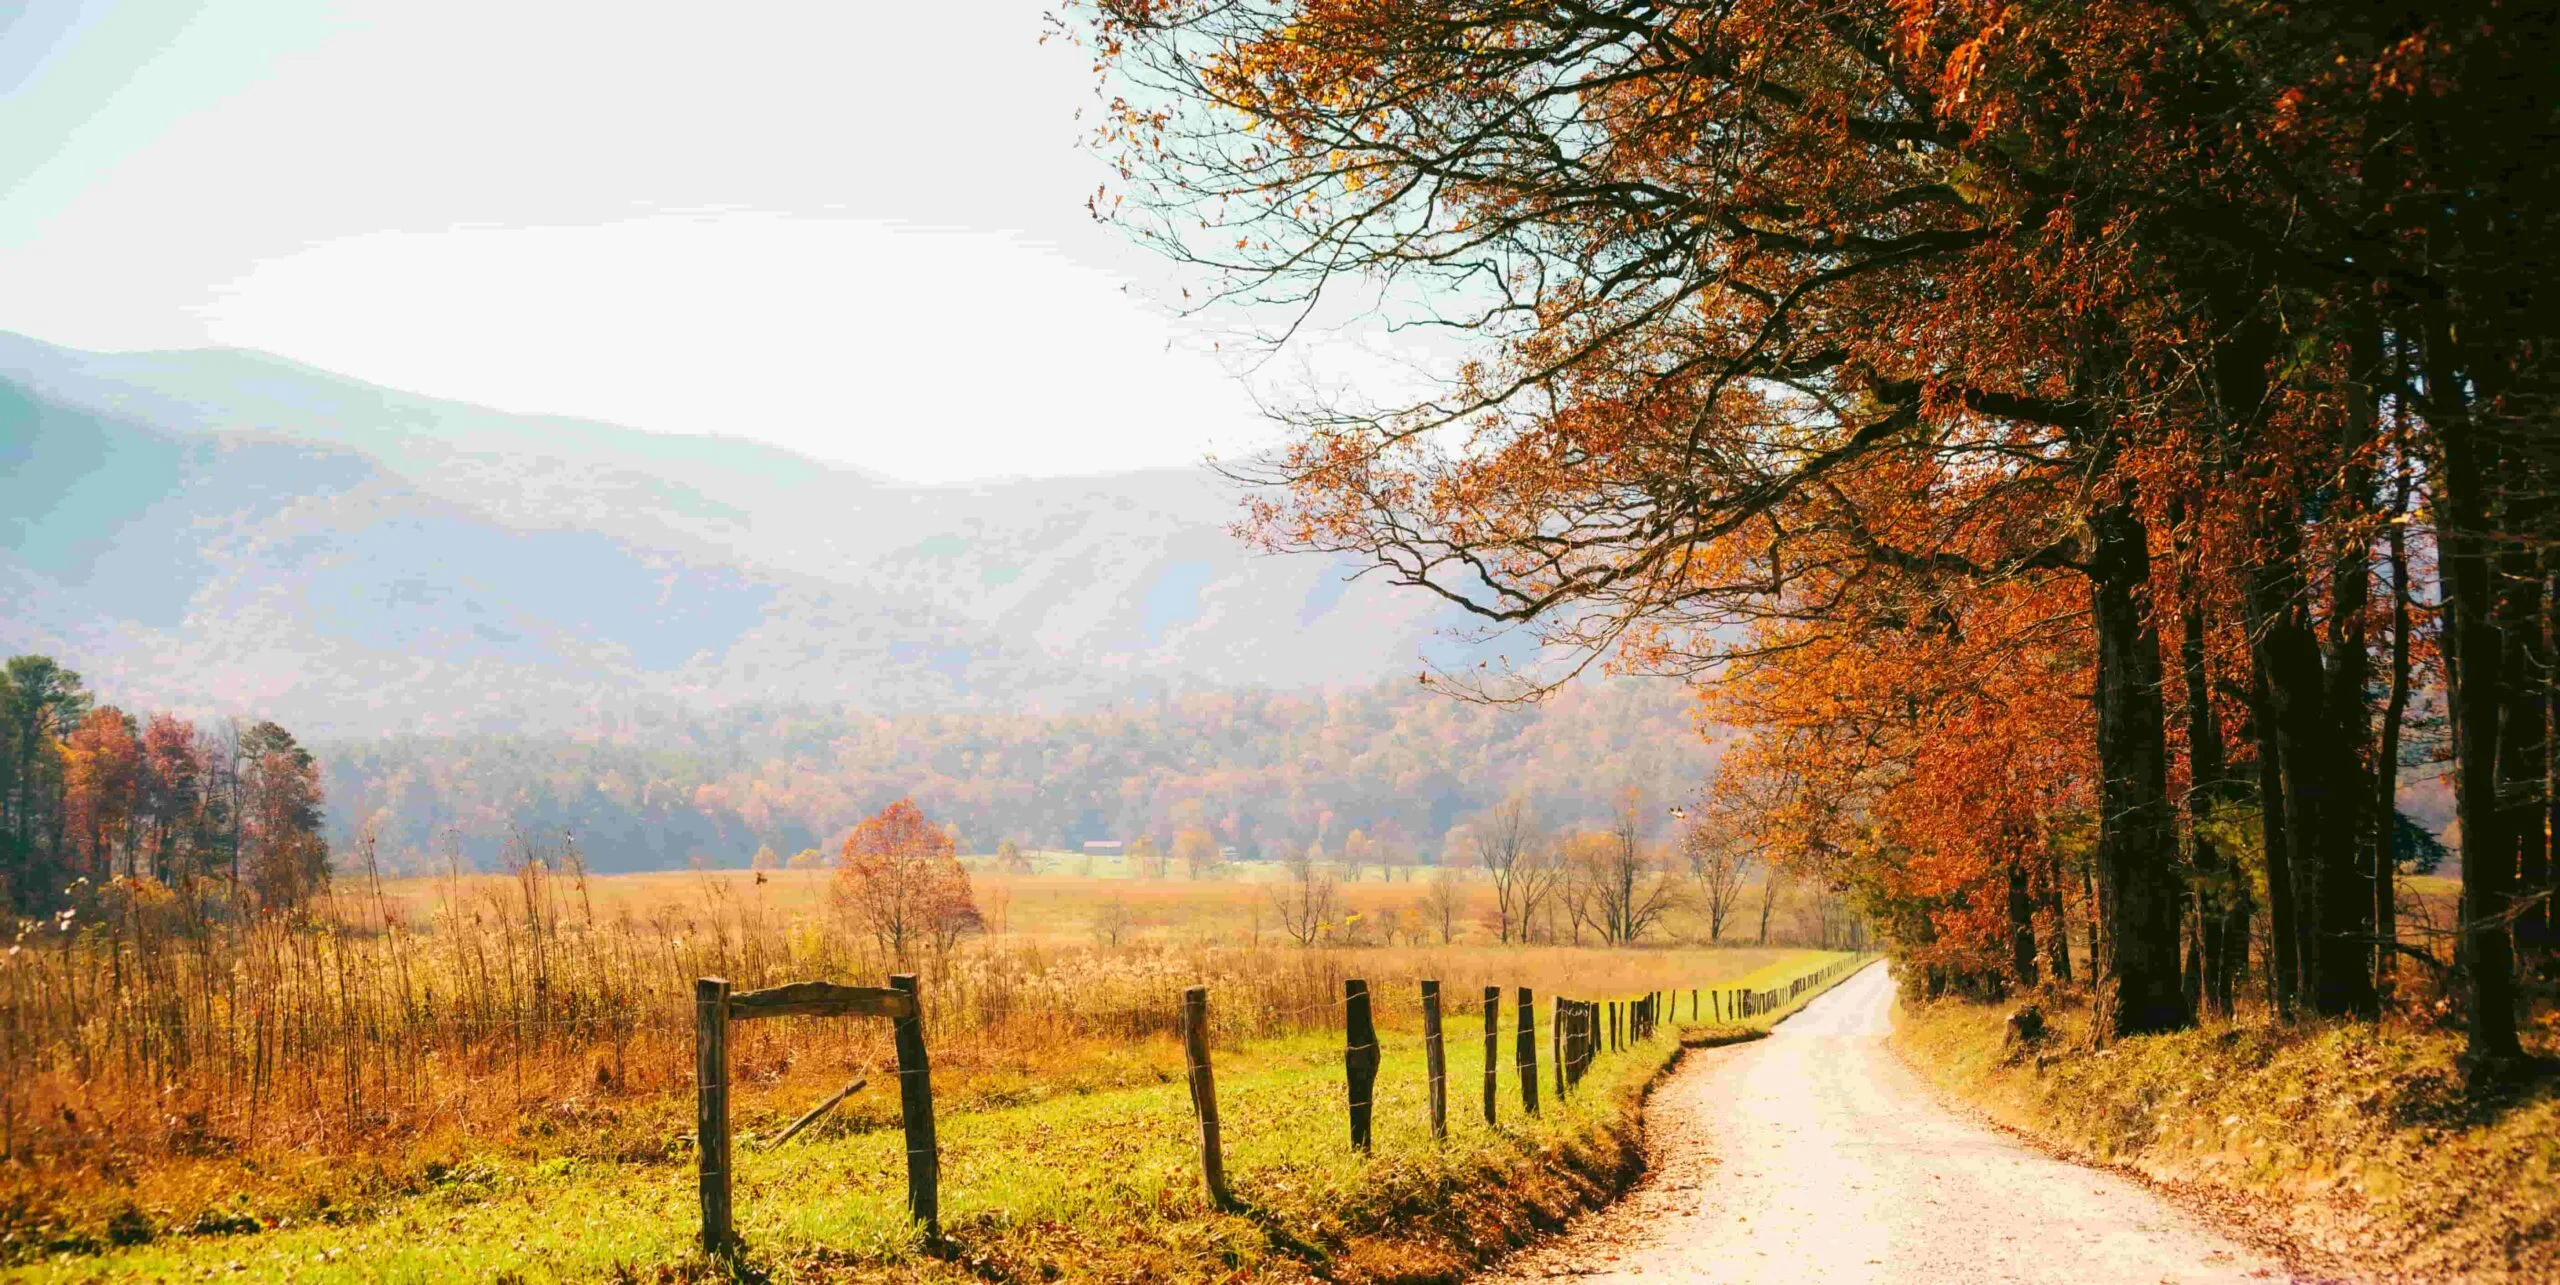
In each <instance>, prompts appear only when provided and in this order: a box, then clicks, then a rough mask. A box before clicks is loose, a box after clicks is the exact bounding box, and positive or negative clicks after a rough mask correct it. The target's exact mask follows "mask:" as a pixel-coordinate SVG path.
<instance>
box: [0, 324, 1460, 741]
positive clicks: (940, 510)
mask: <svg viewBox="0 0 2560 1285" xmlns="http://www.w3.org/2000/svg"><path fill="white" fill-rule="evenodd" d="M0 392H5V394H6V395H5V397H0V463H6V464H8V465H9V474H10V476H9V477H7V478H5V479H0V502H5V503H6V505H7V507H6V508H5V509H0V512H7V513H16V514H19V515H21V516H20V517H19V519H18V520H16V521H14V522H12V521H8V520H6V519H0V585H6V586H7V588H8V591H9V593H10V595H11V598H12V600H13V601H14V602H16V603H17V604H18V609H17V610H14V611H12V612H11V613H9V615H8V618H7V619H6V620H0V645H6V646H9V647H11V648H13V649H16V650H36V649H43V650H49V651H52V652H54V653H55V654H58V655H61V656H62V658H63V659H64V660H65V661H66V662H68V663H71V664H73V665H74V666H75V667H83V668H86V669H88V670H89V671H91V672H92V673H93V674H95V675H96V676H98V677H99V678H101V679H102V680H112V685H114V686H118V687H121V688H123V689H125V690H131V691H134V692H135V693H136V698H137V699H149V700H152V701H154V702H156V703H160V704H165V705H169V706H172V707H177V708H212V707H216V706H226V707H227V706H229V705H233V704H236V703H237V700H238V698H239V697H241V696H243V695H246V696H248V697H249V698H251V699H252V700H254V701H256V702H257V703H258V704H260V706H261V708H262V710H264V711H266V712H271V713H273V714H275V715H276V716H278V717H282V718H287V719H289V720H299V721H300V724H301V725H304V726H308V727H310V728H312V729H313V730H314V731H315V732H317V733H320V734H323V735H368V734H379V733H384V732H392V731H421V730H423V731H463V730H473V731H488V730H498V729H500V728H502V727H504V728H514V729H520V730H541V729H543V728H546V727H553V726H562V725H565V723H566V722H568V721H570V720H573V719H574V718H576V717H577V716H578V714H579V711H582V710H587V709H591V708H594V707H596V706H597V705H598V704H599V703H612V702H614V701H624V702H632V701H647V702H655V701H663V700H675V701H679V702H689V703H693V704H696V705H699V706H702V707H705V708H716V707H720V706H723V705H727V704H734V703H737V702H739V701H751V700H752V701H785V702H792V701H807V702H817V703H823V704H839V703H841V704H849V705H853V706H856V707H860V708H865V709H871V710H875V711H879V712H885V713H928V712H935V711H940V710H951V711H958V710H975V711H987V710H1020V709H1031V710H1038V709H1075V708H1092V707H1095V706H1097V705H1100V704H1107V703H1109V702H1112V701H1116V700H1124V699H1130V698H1133V697H1143V696H1146V695H1149V694H1153V693H1162V692H1167V691H1185V690H1200V689H1206V688H1216V687H1228V686H1240V685H1252V686H1265V687H1277V688H1299V687H1325V686H1340V685H1350V686H1359V685H1365V684H1368V683H1373V682H1376V681H1379V680H1380V679H1382V678H1387V677H1392V676H1395V675H1399V674H1409V673H1411V672H1413V671H1414V670H1415V669H1417V668H1421V667H1423V666H1425V665H1429V664H1448V663H1467V662H1468V661H1470V660H1472V659H1476V658H1481V657H1482V656H1484V655H1485V654H1487V651H1486V649H1484V648H1481V647H1476V646H1472V645H1470V644H1467V643H1464V642H1462V641H1452V640H1450V639H1449V638H1447V637H1445V636H1444V633H1445V631H1447V630H1449V629H1450V628H1451V627H1452V626H1454V625H1456V624H1458V623H1459V622H1458V621H1457V620H1456V619H1455V618H1454V616H1453V615H1452V614H1451V613H1450V612H1449V611H1448V609H1446V608H1445V607H1444V606H1441V605H1439V604H1435V603H1431V602H1429V601H1426V600H1425V599H1424V597H1423V596H1420V595H1411V594H1399V593H1394V592H1392V591H1390V590H1388V589H1387V588H1386V587H1384V586H1380V585H1376V584H1373V583H1368V582H1352V581H1350V580H1349V579H1348V578H1347V573H1348V572H1349V571H1350V570H1352V569H1353V568H1351V567H1350V566H1349V565H1348V564H1345V563H1342V562H1339V561H1329V560H1326V559H1321V558H1276V557H1269V556H1258V555H1256V554H1254V553H1253V552H1252V551H1250V550H1247V549H1245V548H1244V547H1243V546H1242V545H1240V544H1239V543H1238V542H1236V541H1235V540H1234V539H1233V538H1232V537H1231V536H1230V535H1229V534H1228V533H1227V529H1226V528H1227V526H1228V525H1229V523H1231V522H1232V520H1233V519H1234V517H1235V516H1236V514H1237V511H1238V502H1237V496H1236V494H1235V493H1234V491H1233V490H1232V489H1230V488H1229V487H1227V486H1226V485H1224V484H1223V483H1221V482H1219V481H1218V480H1216V479H1213V478H1211V477H1210V476H1208V475H1207V473H1206V472H1205V470H1141V471H1134V472H1124V473H1118V474H1105V475H1094V476H1084V477H1066V478H1032V479H1014V480H990V481H985V482H978V483H967V484H955V485H947V486H932V487H920V486H910V485H906V484H901V483H896V482H893V481H889V480H886V479H883V478H881V477H879V476H878V475H876V474H872V473H869V472H867V471H864V470H858V469H853V468H850V467H839V466H836V465H831V464H828V463H826V462H823V461H818V460H815V459H812V458H811V457H808V456H805V455H801V454H799V453H796V452H792V451H788V450H786V449H783V448H780V447H773V446H768V445H766V444H763V443H759V442H754V441H751V440H749V439H746V438H742V437H731V436H725V435H699V434H693V435H669V434H653V433H649V432H646V431H644V430H638V429H629V428H624V427H621V426H618V425H610V424H603V423H601V422H598V421H586V420H577V419H574V418H570V417H563V416H526V415H517V414H513V413H510V412H504V411H496V410H492V409H489V408H486V407H477V406H473V405H471V404H469V403H463V402H455V401H450V400H446V399H440V398H435V397H432V396H428V395H423V394H415V393H408V392H403V391H401V390H397V389H388V388H384V387H381V386H379V385H373V384H369V383H366V382H365V381H361V380H354V379H349V378H347V377H343V376H338V375H335V374H332V373H331V372H328V371H325V370H320V369H319V368H317V367H312V366H308V365H306V364H304V363H299V362H296V361H294V360H292V359H291V358H287V357H279V356H276V355H274V354H268V353H263V352H258V351H256V350H248V349H218V348H217V349H177V350H162V351H159V352H147V353H124V354H100V353H86V352H83V351H81V350H77V349H69V348H62V347H59V346H55V345H50V344H45V343H43V342H41V341H38V340H33V339H28V338H26V337H24V336H17V335H5V334H0Z"/></svg>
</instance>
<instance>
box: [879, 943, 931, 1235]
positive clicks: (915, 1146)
mask: <svg viewBox="0 0 2560 1285" xmlns="http://www.w3.org/2000/svg"><path fill="white" fill-rule="evenodd" d="M889 989H891V990H893V991H896V992H898V993H899V994H901V995H904V996H906V997H907V1011H906V1012H905V1013H904V1014H902V1015H900V1016H897V1017H893V1018H891V1019H890V1031H891V1033H892V1035H893V1036H894V1037H895V1042H896V1044H897V1048H898V1114H899V1117H900V1118H901V1120H903V1122H904V1123H905V1124H906V1131H907V1213H908V1214H909V1215H910V1216H911V1217H913V1218H914V1219H915V1220H916V1221H917V1222H920V1223H923V1224H924V1235H925V1239H927V1240H939V1239H941V1238H942V1149H941V1146H940V1145H939V1144H938V1143H936V1142H935V1141H934V1136H933V1076H932V1073H931V1071H930V1070H929V1069H928V1067H927V1065H926V1062H925V1056H924V997H923V996H921V995H919V994H917V993H916V975H915V974H914V973H898V974H896V975H894V976H892V977H890V978H889Z"/></svg>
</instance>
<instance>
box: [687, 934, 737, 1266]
mask: <svg viewBox="0 0 2560 1285" xmlns="http://www.w3.org/2000/svg"><path fill="white" fill-rule="evenodd" d="M693 1085H694V1090H693V1154H694V1159H695V1163H696V1167H697V1169H698V1171H699V1173H700V1176H701V1179H702V1252H704V1253H706V1254H718V1253H723V1252H726V1251H727V1250H728V1249H729V1247H730V1246H731V1244H732V1243H733V1242H734V1237H735V1234H734V1233H733V1232H732V1231H731V1229H730V1226H729V980H728V979H727V978H725V977H703V978H697V979H695V981H694V983H693Z"/></svg>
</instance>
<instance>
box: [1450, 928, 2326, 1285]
mask: <svg viewBox="0 0 2560 1285" xmlns="http://www.w3.org/2000/svg"><path fill="white" fill-rule="evenodd" d="M1892 1005H1893V983H1892V981H1891V979H1890V977H1889V976H1888V974H1887V973H1886V971H1885V968H1884V966H1883V965H1881V964H1877V965H1874V966H1871V967H1869V968H1868V969H1867V970H1866V971H1864V972H1862V973H1860V974H1858V975H1857V976H1855V977H1852V978H1850V979H1849V980H1848V981H1846V982H1843V983H1841V984H1840V986H1839V987H1838V988H1836V989H1834V990H1833V991H1832V992H1831V993H1830V994H1827V995H1824V996H1822V997H1821V998H1819V999H1817V1000H1815V1001H1814V1002H1813V1003H1812V1004H1811V1005H1809V1006H1808V1007H1807V1008H1806V1009H1805V1010H1804V1011H1803V1012H1801V1013H1799V1014H1797V1015H1796V1016H1795V1017H1793V1018H1791V1019H1789V1020H1788V1021H1786V1022H1784V1023H1781V1024H1780V1025H1779V1026H1778V1028H1777V1030H1776V1032H1775V1033H1773V1034H1772V1035H1771V1036H1770V1037H1769V1038H1768V1039H1765V1040H1761V1041H1758V1042H1756V1043H1752V1044H1743V1045H1736V1046H1733V1047H1730V1048H1723V1049H1713V1050H1707V1051H1705V1052H1703V1053H1692V1054H1690V1055H1689V1059H1688V1061H1687V1062H1686V1063H1685V1064H1684V1065H1683V1066H1682V1067H1681V1069H1680V1070H1679V1071H1678V1072H1677V1073H1676V1074H1674V1075H1673V1077H1672V1078H1671V1079H1669V1080H1667V1081H1665V1082H1664V1083H1663V1084H1662V1085H1661V1086H1659V1087H1658V1088H1657V1089H1656V1090H1655V1093H1654V1097H1653V1101H1652V1103H1651V1105H1650V1107H1649V1108H1648V1109H1647V1111H1646V1113H1645V1119H1646V1129H1647V1134H1648V1143H1649V1145H1650V1146H1651V1147H1652V1149H1653V1153H1654V1154H1653V1158H1654V1168H1653V1172H1652V1173H1651V1174H1649V1175H1648V1176H1647V1177H1646V1179H1645V1181H1644V1184H1643V1185H1642V1186H1641V1187H1640V1188H1638V1190H1637V1191H1636V1192H1634V1193H1633V1194H1631V1195H1630V1196H1629V1197H1628V1198H1627V1199H1625V1200H1623V1201H1621V1202H1619V1203H1618V1204H1616V1205H1614V1206H1612V1207H1611V1208H1609V1209H1608V1210H1606V1211H1603V1212H1601V1213H1598V1214H1594V1215H1592V1216H1591V1217H1590V1218H1588V1219H1585V1220H1584V1221H1582V1222H1580V1223H1577V1224H1575V1225H1574V1227H1573V1228H1572V1230H1571V1231H1570V1232H1569V1233H1568V1234H1567V1235H1565V1236H1563V1237H1559V1238H1557V1239H1556V1240H1554V1241H1551V1242H1549V1243H1548V1244H1547V1245H1545V1246H1542V1247H1540V1248H1537V1249H1533V1250H1531V1251H1529V1252H1527V1253H1524V1254H1522V1255H1520V1256H1518V1257H1517V1258H1515V1259H1513V1260H1512V1261H1510V1262H1509V1263H1506V1264H1504V1265H1503V1267H1502V1269H1501V1270H1500V1271H1499V1272H1498V1273H1497V1274H1496V1275H1495V1276H1494V1279H1496V1280H1503V1281H1529V1280H1549V1279H1555V1278H1571V1279H1576V1280H1594V1279H1597V1280H1610V1281H1616V1280H1637V1279H1642V1280H1646V1281H1661V1280H1666V1279H1668V1280H1696V1281H1716V1282H1755V1281H1769V1282H1781V1281H1783V1282H1803V1281H1910V1282H1932V1283H1936V1282H1951V1281H2003V1282H2006V1281H2054V1282H2066V1281H2067V1282H2075V1283H2077V1282H2096V1281H2110V1282H2111V1281H2133V1282H2143V1283H2144V1285H2149V1283H2151V1282H2161V1281H2177V1282H2182V1283H2185V1282H2204V1281H2278V1280H2284V1279H2286V1275H2285V1272H2284V1271H2283V1269H2282V1268H2281V1267H2279V1266H2278V1265H2276V1264H2275V1263H2274V1262H2272V1261H2270V1260H2268V1259H2266V1258H2264V1257H2262V1256H2260V1255H2259V1254H2257V1253H2255V1252H2254V1251H2251V1250H2249V1249H2247V1248H2245V1247H2243V1246H2241V1245H2239V1244H2236V1243H2234V1242H2232V1241H2229V1240H2227V1239H2225V1238H2223V1237H2221V1236H2219V1235H2216V1234H2215V1233H2214V1232H2212V1231H2211V1230H2209V1229H2208V1228H2206V1227H2204V1226H2203V1225H2201V1224H2200V1223H2198V1222H2197V1221H2196V1220H2195V1219H2193V1218H2191V1217H2189V1216H2188V1215H2186V1214H2184V1213H2181V1212H2180V1211H2178V1210H2176V1209H2173V1208H2171V1207H2170V1206H2168V1205H2166V1204H2163V1203H2162V1202H2161V1201H2160V1200H2159V1198H2158V1197H2156V1196H2153V1195H2152V1194H2151V1193H2149V1192H2147V1191H2145V1190H2143V1189H2142V1188H2141V1187H2139V1186H2137V1185H2135V1184H2133V1183H2132V1182H2129V1181H2127V1180H2125V1179H2123V1178H2119V1177H2117V1176H2115V1175H2113V1174H2109V1173H2103V1172H2100V1171H2097V1170H2093V1169H2085V1168H2082V1167H2080V1166H2078V1165H2073V1164H2068V1163H2065V1162H2063V1161H2059V1160H2055V1159H2052V1158H2050V1157H2047V1156H2044V1155H2041V1154H2039V1153H2037V1152H2035V1151H2033V1150H2031V1149H2029V1148H2027V1147H2025V1146H2023V1145H2021V1144H2020V1143H2018V1142H2017V1141H2015V1140H2013V1139H2011V1138H2010V1137H2008V1136H2007V1135H2005V1134H2002V1133H2000V1132H1998V1131H1997V1130H1994V1129H1992V1128H1990V1127H1988V1126H1986V1125H1983V1124H1979V1123H1976V1122H1975V1121H1973V1120H1970V1119H1966V1118H1963V1117H1962V1116H1959V1115H1958V1114H1956V1113H1954V1112H1952V1111H1950V1110H1948V1109H1947V1108H1946V1107H1945V1106H1943V1105H1941V1103H1940V1102H1939V1100H1938V1099H1937V1097H1936V1096H1935V1095H1934V1094H1933V1093H1932V1092H1931V1090H1930V1089H1929V1088H1928V1087H1927V1086H1926V1085H1924V1084H1922V1083H1921V1082H1920V1081H1919V1080H1918V1079H1917V1078H1916V1077H1915V1076H1914V1075H1913V1074H1912V1073H1911V1071H1910V1070H1909V1069H1908V1068H1906V1067H1904V1066H1903V1065H1902V1064H1901V1062H1900V1061H1899V1060H1897V1059H1896V1058H1895V1057H1894V1055H1893V1054H1892V1053H1891V1052H1890V1051H1888V1050H1887V1049H1886V1048H1885V1047H1884V1043H1883V1040H1884V1035H1885V1032H1886V1030H1887V1028H1888V1020H1889V1018H1888V1015H1889V1014H1890V1012H1891V1010H1892Z"/></svg>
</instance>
